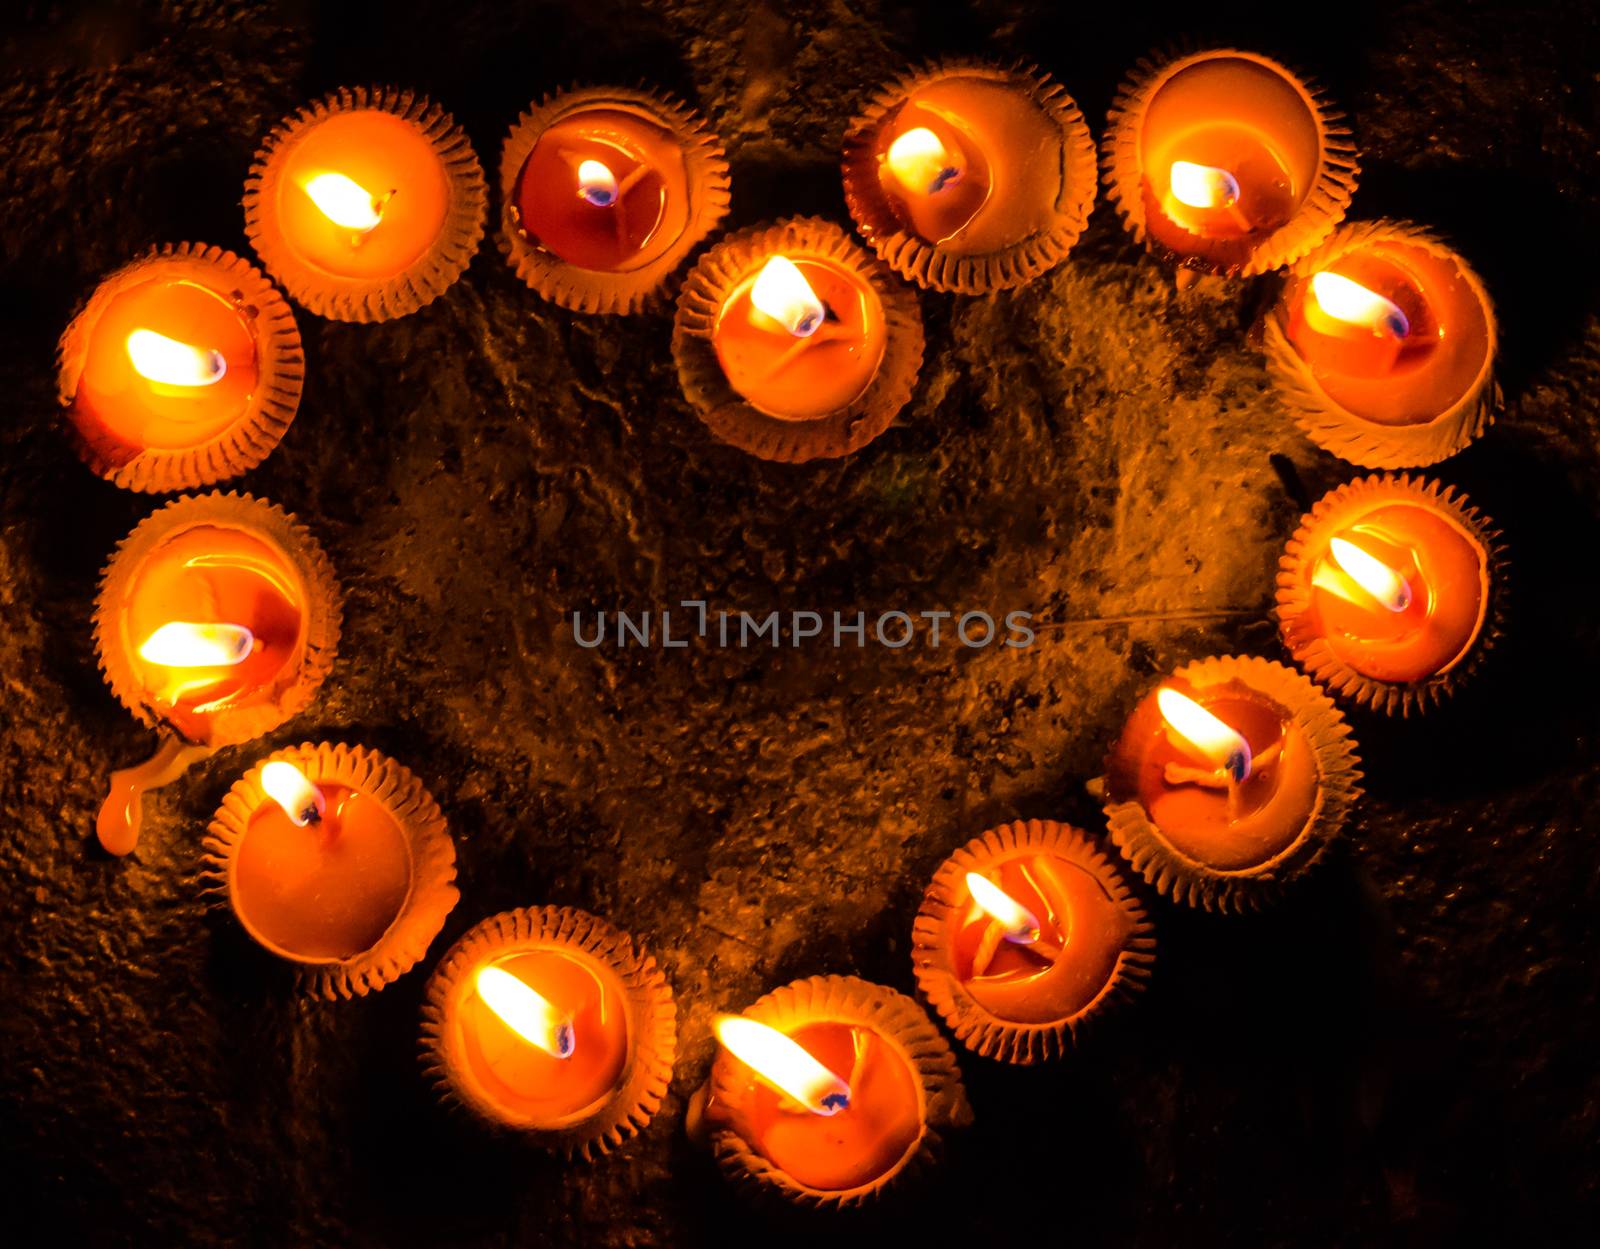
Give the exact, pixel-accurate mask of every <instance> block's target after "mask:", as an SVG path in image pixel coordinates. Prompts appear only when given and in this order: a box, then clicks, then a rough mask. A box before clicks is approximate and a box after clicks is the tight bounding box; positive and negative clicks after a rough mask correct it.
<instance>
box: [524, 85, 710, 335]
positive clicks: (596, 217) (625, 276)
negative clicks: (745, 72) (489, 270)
mask: <svg viewBox="0 0 1600 1249" xmlns="http://www.w3.org/2000/svg"><path fill="white" fill-rule="evenodd" d="M728 198H729V191H728V163H727V161H726V160H725V159H724V158H723V153H722V146H721V144H720V143H719V142H718V141H717V137H716V136H715V135H713V134H712V133H711V132H710V131H709V130H707V129H706V127H705V123H704V122H703V121H702V120H701V119H700V117H699V116H698V115H696V114H695V113H694V112H693V111H691V110H690V109H688V108H686V107H685V106H684V105H682V104H680V103H678V102H677V101H675V100H671V99H667V98H665V97H661V96H657V95H653V94H651V93H650V92H647V91H636V90H630V89H628V88H621V87H594V88H589V89H586V90H580V91H566V92H562V93H560V94H557V95H551V96H547V97H545V99H543V100H542V101H540V102H539V103H537V104H535V105H533V106H532V107H530V108H529V110H528V111H527V112H525V113H524V114H523V115H522V116H521V117H520V118H519V119H518V121H517V124H516V125H515V126H513V127H512V129H511V134H510V135H509V136H508V137H507V139H506V141H505V146H504V147H503V148H502V149H501V152H500V201H501V204H502V210H501V223H500V247H501V250H502V251H504V252H505V253H506V256H507V258H508V259H509V260H510V261H511V264H512V267H513V268H515V269H516V271H517V276H518V277H520V278H521V279H522V280H523V281H524V282H526V283H527V284H528V285H529V286H530V287H532V288H533V289H534V290H536V291H538V292H539V293H540V294H541V295H543V296H544V297H545V298H546V299H549V300H551V301H552V302H554V303H557V304H560V305H561V306H562V307H563V308H571V309H573V310H574V311H577V312H616V313H630V312H638V311H639V310H640V309H641V308H643V307H644V306H645V304H646V303H647V302H648V301H649V299H650V297H651V296H653V295H655V294H656V293H657V292H658V291H660V289H661V288H662V286H663V284H664V283H665V282H666V280H667V279H668V278H669V277H670V276H671V275H672V274H673V273H675V272H677V270H678V268H679V267H680V266H681V265H682V264H683V262H684V261H685V260H687V259H688V257H689V253H690V252H692V251H693V250H694V249H695V247H696V246H698V245H699V243H700V242H701V241H702V240H703V239H704V238H705V237H706V236H707V235H709V234H710V233H711V231H712V230H714V229H715V228H716V227H717V225H718V223H719V222H721V220H722V219H723V217H725V216H726V215H727V212H728Z"/></svg>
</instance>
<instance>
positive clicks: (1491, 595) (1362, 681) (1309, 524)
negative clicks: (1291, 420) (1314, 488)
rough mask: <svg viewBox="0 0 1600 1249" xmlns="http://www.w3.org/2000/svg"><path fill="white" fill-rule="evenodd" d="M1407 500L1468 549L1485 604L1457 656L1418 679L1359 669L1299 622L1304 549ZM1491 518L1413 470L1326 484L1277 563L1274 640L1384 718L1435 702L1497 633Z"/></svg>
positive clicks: (1500, 604) (1504, 570) (1304, 598)
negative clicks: (1446, 526)
mask: <svg viewBox="0 0 1600 1249" xmlns="http://www.w3.org/2000/svg"><path fill="white" fill-rule="evenodd" d="M1407 503H1410V504H1412V505H1414V506H1416V507H1418V508H1421V509H1423V510H1424V511H1429V512H1433V513H1435V514H1437V515H1439V516H1440V517H1441V518H1443V519H1445V520H1446V521H1447V522H1449V523H1450V524H1451V525H1452V527H1453V528H1454V529H1455V530H1456V531H1457V532H1458V533H1459V534H1460V536H1461V537H1463V538H1464V539H1465V540H1466V541H1467V542H1468V543H1469V544H1470V545H1471V546H1472V548H1473V549H1474V551H1475V552H1476V554H1477V555H1478V558H1479V560H1480V562H1481V574H1482V578H1483V589H1484V595H1485V598H1484V602H1483V603H1482V605H1481V607H1480V610H1479V614H1478V621H1477V626H1476V628H1475V629H1473V631H1472V633H1471V635H1470V636H1469V637H1468V638H1467V640H1466V641H1465V643H1464V644H1463V647H1462V649H1461V651H1460V653H1459V657H1458V658H1457V659H1456V660H1455V661H1454V662H1452V663H1451V664H1450V665H1449V666H1448V667H1446V668H1445V669H1443V670H1442V671H1439V672H1436V673H1434V674H1433V675H1431V676H1429V677H1427V678H1425V679H1422V680H1418V681H1408V682H1393V681H1382V680H1378V679H1376V678H1374V677H1370V676H1368V675H1366V674H1365V673H1362V672H1360V671H1358V670H1357V669H1356V668H1354V667H1353V666H1351V664H1350V663H1349V662H1348V661H1346V660H1345V659H1343V658H1341V657H1340V656H1339V655H1338V654H1336V653H1335V652H1334V650H1333V648H1332V647H1330V646H1329V645H1328V643H1327V641H1326V640H1325V639H1323V638H1321V637H1318V636H1315V635H1311V634H1309V633H1307V634H1305V635H1304V636H1302V632H1303V631H1302V630H1301V629H1300V628H1299V623H1300V621H1301V619H1302V618H1303V616H1304V614H1305V613H1306V612H1307V611H1308V610H1309V609H1310V606H1311V578H1310V571H1309V569H1308V567H1307V564H1306V551H1307V549H1308V548H1309V547H1311V546H1312V545H1313V544H1316V543H1317V542H1318V539H1319V538H1320V536H1321V535H1323V534H1329V533H1332V532H1333V531H1335V530H1339V529H1343V528H1345V527H1347V526H1349V525H1351V524H1354V523H1356V522H1357V521H1358V520H1359V519H1360V517H1361V516H1362V515H1364V514H1365V513H1367V512H1370V511H1372V510H1374V509H1375V508H1377V507H1380V506H1383V505H1394V504H1402V505H1403V504H1407ZM1500 537H1501V534H1500V531H1499V530H1498V529H1496V528H1494V522H1493V521H1492V520H1491V519H1490V518H1489V517H1487V516H1485V515H1483V513H1482V512H1480V511H1479V510H1478V508H1476V507H1474V506H1473V505H1472V503H1471V501H1470V500H1469V499H1468V498H1467V496H1466V495H1465V494H1464V493H1462V492H1461V491H1459V490H1457V489H1456V488H1455V487H1453V486H1446V485H1444V484H1443V483H1442V482H1440V481H1437V480H1426V479H1424V478H1421V477H1418V476H1414V475H1412V474H1407V473H1402V474H1399V475H1395V474H1393V473H1381V474H1380V473H1373V474H1371V475H1369V476H1367V477H1362V478H1358V479H1357V480H1355V481H1351V482H1346V483H1345V484H1344V485H1342V486H1339V487H1337V488H1335V489H1333V490H1330V491H1329V492H1328V493H1327V494H1325V495H1323V496H1322V498H1320V499H1319V500H1317V502H1316V505H1315V506H1314V507H1313V508H1312V509H1311V511H1309V512H1307V513H1306V514H1305V515H1304V516H1302V517H1301V518H1300V525H1299V527H1298V528H1297V529H1296V530H1295V532H1294V536H1293V537H1291V538H1290V539H1289V541H1288V544H1287V546H1286V547H1285V549H1284V554H1283V555H1282V556H1281V557H1280V559H1279V561H1278V577H1277V595H1276V607H1275V608H1274V613H1273V614H1274V615H1275V616H1276V617H1277V619H1278V633H1279V639H1280V641H1281V642H1282V643H1283V646H1284V649H1285V650H1287V651H1288V652H1289V655H1290V657H1291V658H1292V659H1293V660H1294V662H1295V663H1296V664H1298V665H1299V666H1300V667H1301V668H1302V669H1304V670H1305V672H1306V674H1307V675H1308V676H1309V677H1311V679H1312V680H1314V681H1316V682H1317V683H1318V684H1320V685H1322V686H1324V687H1325V688H1327V689H1328V690H1329V691H1330V692H1332V693H1333V694H1334V696H1335V697H1338V698H1342V699H1345V700H1347V701H1349V702H1352V703H1354V704H1355V705H1357V706H1362V707H1368V708H1370V709H1371V710H1373V711H1376V712H1379V713H1381V714H1383V715H1387V716H1401V717H1405V716H1410V715H1412V714H1413V713H1423V712H1426V711H1429V710H1431V709H1432V708H1434V707H1437V706H1439V705H1440V704H1442V703H1444V702H1445V701H1447V700H1448V699H1450V698H1451V697H1453V696H1454V694H1455V693H1456V692H1457V691H1458V690H1459V689H1460V688H1461V686H1462V685H1464V684H1465V683H1466V682H1468V681H1469V680H1471V679H1472V678H1473V677H1474V676H1475V675H1476V674H1477V673H1478V671H1479V670H1480V669H1481V668H1482V666H1483V663H1484V661H1485V660H1486V659H1487V658H1488V656H1489V653H1490V652H1491V651H1492V650H1493V648H1494V647H1495V645H1496V643H1497V642H1498V641H1499V639H1500V637H1501V636H1502V633H1503V626H1504V618H1505V605H1506V579H1507V577H1508V575H1509V573H1510V560H1509V558H1508V556H1507V553H1506V548H1505V546H1504V545H1503V544H1502V543H1501V541H1500Z"/></svg>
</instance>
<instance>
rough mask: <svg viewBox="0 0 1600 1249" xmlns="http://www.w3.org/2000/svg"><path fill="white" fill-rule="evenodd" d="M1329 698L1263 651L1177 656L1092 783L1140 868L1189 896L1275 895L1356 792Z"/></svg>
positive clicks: (1215, 904)
mask: <svg viewBox="0 0 1600 1249" xmlns="http://www.w3.org/2000/svg"><path fill="white" fill-rule="evenodd" d="M1356 768H1357V759H1356V753H1355V743H1354V742H1353V741H1352V740H1351V737H1350V729H1349V726H1348V725H1347V724H1346V723H1345V721H1344V717H1343V716H1342V715H1341V714H1340V713H1339V710H1338V708H1336V707H1335V706H1334V705H1333V702H1332V700H1331V699H1330V698H1329V697H1328V696H1327V694H1325V693H1324V692H1323V691H1322V690H1321V689H1319V688H1318V687H1317V686H1315V685H1313V684H1312V683H1311V682H1310V681H1309V680H1307V679H1306V678H1305V677H1303V676H1301V675H1300V674H1299V673H1298V672H1295V671H1294V670H1293V669H1292V668H1286V667H1284V666H1283V665H1282V664H1278V663H1273V662H1272V661H1270V660H1266V659H1255V658H1240V657H1234V656H1229V657H1227V658H1220V659H1206V660H1201V661H1199V662H1197V663H1192V664H1189V665H1187V666H1186V667H1183V668H1180V669H1178V671H1177V672H1175V673H1173V674H1172V676H1170V677H1168V678H1167V679H1166V680H1164V681H1162V682H1161V684H1160V685H1159V686H1157V687H1156V688H1155V689H1154V690H1152V691H1151V692H1150V693H1149V694H1147V695H1146V696H1145V697H1144V698H1143V699H1141V700H1140V702H1139V705H1138V706H1137V707H1136V708H1135V709H1134V712H1133V714H1132V715H1131V716H1130V717H1129V718H1128V722H1127V725H1126V727H1125V728H1124V729H1123V731H1122V736H1121V738H1120V739H1119V740H1118V741H1117V743H1116V745H1115V746H1114V747H1113V748H1112V751H1111V753H1110V755H1109V757H1108V758H1107V759H1106V775H1105V777H1104V778H1103V780H1101V781H1100V782H1097V783H1095V784H1094V785H1093V786H1092V787H1091V788H1092V789H1094V790H1097V791H1099V793H1100V796H1101V797H1102V798H1103V800H1104V803H1105V812H1106V820H1107V822H1108V824H1109V826H1110V830H1111V839H1112V841H1114V842H1115V843H1116V845H1117V848H1118V849H1119V850H1121V851H1122V854H1123V856H1124V857H1125V858H1126V859H1127V860H1128V862H1129V863H1131V864H1132V865H1133V867H1134V870H1136V871H1138V872H1139V873H1140V874H1142V875H1143V876H1144V878H1145V879H1146V880H1147V881H1149V882H1150V883H1151V884H1152V885H1154V886H1155V887H1156V888H1157V889H1159V890H1160V891H1161V892H1162V893H1164V894H1166V895H1167V896H1168V897H1171V898H1173V899H1175V900H1176V901H1179V902H1185V903H1188V904H1190V905H1194V906H1202V907H1205V908H1206V909H1208V910H1216V911H1243V910H1249V909H1252V908H1255V907H1259V906H1262V905H1264V904H1265V903H1267V902H1269V901H1272V900H1274V899H1276V898H1277V897H1278V896H1279V894H1280V893H1281V891H1282V889H1283V887H1284V886H1285V885H1287V884H1288V883H1289V882H1290V881H1292V880H1294V879H1296V878H1297V877H1299V876H1300V875H1302V874H1303V873H1304V872H1305V871H1306V869H1307V868H1309V867H1310V866H1311V865H1312V864H1313V863H1314V862H1316V860H1317V859H1318V858H1319V857H1320V856H1321V855H1322V852H1323V851H1324V850H1325V849H1326V848H1327V846H1328V844H1329V843H1330V842H1331V841H1332V840H1333V838H1334V837H1336V836H1337V835H1338V834H1339V831H1340V830H1341V829H1342V828H1343V827H1344V824H1345V821H1346V819H1347V818H1348V816H1349V813H1350V809H1351V807H1352V806H1353V804H1354V803H1355V800H1356V798H1357V796H1358V795H1359V793H1360V790H1359V788H1358V785H1357V783H1358V781H1359V780H1360V777H1361V774H1360V773H1359V772H1358V771H1357V770H1356Z"/></svg>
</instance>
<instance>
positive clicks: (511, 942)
mask: <svg viewBox="0 0 1600 1249" xmlns="http://www.w3.org/2000/svg"><path fill="white" fill-rule="evenodd" d="M536 951H548V952H553V953H558V954H562V955H564V956H566V957H568V958H572V959H575V960H588V961H590V962H593V963H595V964H597V965H599V966H600V967H602V968H604V969H605V970H606V971H608V972H609V973H610V974H611V975H612V976H613V977H614V978H615V980H616V982H617V984H618V986H619V987H620V989H621V993H622V1000H623V1003H624V1007H625V1010H626V1013H627V1046H628V1051H629V1052H628V1055H627V1057H626V1060H625V1061H624V1064H623V1067H622V1072H621V1075H620V1076H619V1077H618V1081H617V1083H616V1085H615V1086H614V1088H613V1089H612V1091H611V1092H610V1093H609V1094H607V1095H605V1096H603V1097H601V1098H600V1099H598V1100H597V1101H595V1102H593V1103H590V1104H589V1105H588V1106H586V1107H584V1108H583V1109H582V1110H581V1111H580V1112H577V1113H576V1114H574V1115H571V1116H568V1117H567V1118H565V1119H564V1120H562V1121H561V1122H558V1123H554V1124H535V1123H530V1122H527V1121H525V1120H524V1119H522V1118H519V1117H517V1116H515V1115H514V1114H513V1113H512V1112H511V1111H509V1110H508V1109H507V1108H506V1107H504V1106H502V1105H501V1104H500V1103H498V1102H496V1101H495V1100H493V1099H492V1098H491V1097H489V1096H488V1095H487V1094H485V1093H484V1092H482V1091H481V1089H480V1088H479V1087H478V1081H477V1080H476V1078H475V1077H474V1076H473V1075H472V1074H471V1073H470V1072H468V1071H467V1069H466V1067H465V1064H464V1060H463V1058H462V1057H461V1056H460V1055H459V1054H458V1053H457V1047H456V1045H455V1044H454V1041H453V1037H452V1027H453V1025H452V1023H451V1014H452V1012H453V1011H454V1010H455V1009H456V1008H457V1007H458V1005H459V1002H460V1000H461V999H462V998H463V996H464V995H465V994H466V993H467V992H468V991H469V987H468V982H469V979H470V977H471V976H472V975H473V974H474V973H476V971H477V970H478V969H479V968H480V967H481V966H483V965H484V964H485V963H486V962H487V961H488V960H489V959H491V958H495V957H504V956H506V955H507V954H515V953H519V952H536ZM676 1051H677V1008H676V1006H675V1004H674V1002H673V997H672V986H671V985H670V984H669V983H668V981H667V978H666V975H665V973H664V972H662V970H661V969H660V968H659V967H658V966H657V965H656V961H655V959H654V958H653V957H651V956H650V955H649V954H648V953H646V952H645V951H644V949H643V948H642V947H640V946H639V945H638V944H637V942H636V941H635V940H634V938H633V937H631V936H630V935H629V934H627V933H625V932H623V931H622V930H620V929H618V928H616V927H614V926H613V925H611V924H609V923H607V922H606V921H605V920H603V919H601V918H599V917H598V916H596V915H591V914H590V913H589V912H587V911H582V910H579V909H578V908H576V907H570V906H559V907H558V906H544V907H519V908H517V909H515V910H511V911H502V912H500V913H499V914H497V915H491V916H490V917H489V918H487V919H485V920H483V921H481V922H480V923H478V924H476V925H475V926H474V927H472V928H471V929H469V930H468V931H467V932H466V933H465V934H463V935H462V937H461V938H460V939H459V940H458V941H457V942H456V943H455V944H454V945H453V946H451V947H450V949H449V950H448V951H447V952H446V954H445V955H444V957H443V958H442V959H440V960H439V963H438V966H437V967H435V969H434V971H433V975H432V976H431V977H430V978H429V980H428V987H427V992H426V997H425V1000H424V1003H423V1008H422V1031H421V1040H420V1058H421V1062H422V1067H423V1071H424V1074H425V1076H426V1077H427V1079H428V1080H429V1082H430V1083H431V1084H432V1085H433V1086H434V1089H435V1091H436V1092H437V1093H438V1095H439V1096H440V1098H441V1099H443V1100H444V1101H445V1102H446V1103H448V1104H450V1105H452V1106H456V1107H459V1108H461V1109H464V1110H467V1111H470V1112H471V1113H472V1114H474V1115H475V1116H476V1117H477V1118H478V1119H479V1120H480V1121H482V1122H483V1123H485V1124H487V1125H489V1126H490V1127H493V1128H496V1129H498V1130H502V1131H505V1132H509V1133H515V1134H516V1135H517V1136H519V1137H521V1138H523V1139H525V1140H528V1141H530V1142H533V1143H535V1144H538V1145H542V1146H544V1147H546V1148H548V1149H551V1150H553V1151H555V1152H557V1153H560V1154H563V1155H565V1156H567V1157H572V1158H583V1159H588V1160H593V1159H595V1158H598V1157H599V1156H601V1155H602V1154H606V1153H609V1152H610V1151H611V1150H613V1149H615V1148H616V1147H617V1146H619V1145H621V1144H622V1143H623V1142H625V1141H627V1140H629V1139H631V1138H632V1137H634V1136H637V1135H638V1134H639V1133H640V1132H642V1131H643V1130H644V1128H645V1127H646V1125H647V1124H648V1123H649V1122H650V1120H651V1118H652V1117H653V1116H654V1115H655V1113H656V1111H658V1110H659V1109H660V1108H661V1103H662V1100H663V1099H664V1098H665V1096H666V1093H667V1088H668V1086H669V1084H670V1083H671V1080H672V1061H673V1057H674V1055H675V1053H676Z"/></svg>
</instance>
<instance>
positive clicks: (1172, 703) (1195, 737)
mask: <svg viewBox="0 0 1600 1249" xmlns="http://www.w3.org/2000/svg"><path fill="white" fill-rule="evenodd" d="M1156 706H1157V707H1159V708H1160V709H1161V717H1162V719H1164V720H1165V721H1166V722H1167V724H1168V726H1169V727H1170V728H1171V729H1172V731H1173V732H1174V733H1176V734H1177V735H1178V736H1179V737H1180V738H1182V739H1183V741H1184V743H1185V744H1186V745H1188V746H1190V747H1192V748H1193V750H1194V751H1195V752H1196V753H1197V754H1199V755H1200V756H1201V757H1202V758H1203V759H1205V760H1206V761H1207V762H1209V763H1211V764H1213V765H1214V766H1216V767H1218V768H1221V769H1222V770H1223V771H1225V772H1227V773H1228V775H1229V776H1231V777H1232V778H1233V779H1234V781H1235V782H1242V781H1243V780H1245V778H1247V777H1248V776H1249V775H1250V743H1249V742H1247V741H1245V739H1244V738H1243V736H1241V735H1240V734H1239V733H1237V732H1235V731H1234V730H1233V729H1231V728H1229V727H1228V726H1227V725H1226V724H1224V723H1223V722H1222V721H1221V720H1219V719H1217V717H1216V716H1214V715H1212V714H1211V713H1210V712H1209V711H1207V710H1206V709H1205V708H1204V707H1202V706H1201V705H1200V704H1199V703H1197V702H1195V700H1194V699H1192V698H1190V697H1188V696H1187V695H1186V694H1180V693H1179V692H1178V691H1177V690H1175V689H1170V688H1168V687H1166V686H1162V688H1161V689H1159V690H1157V691H1156Z"/></svg>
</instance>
